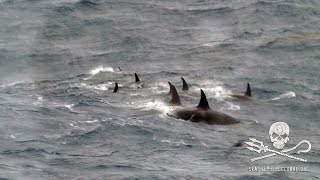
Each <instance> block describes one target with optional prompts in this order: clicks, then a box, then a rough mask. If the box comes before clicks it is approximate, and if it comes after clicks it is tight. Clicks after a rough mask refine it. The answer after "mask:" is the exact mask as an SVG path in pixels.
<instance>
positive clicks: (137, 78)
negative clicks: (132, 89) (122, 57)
mask: <svg viewBox="0 0 320 180" xmlns="http://www.w3.org/2000/svg"><path fill="white" fill-rule="evenodd" d="M134 76H135V78H136V81H135V82H140V79H139V77H138V74H137V73H134Z"/></svg>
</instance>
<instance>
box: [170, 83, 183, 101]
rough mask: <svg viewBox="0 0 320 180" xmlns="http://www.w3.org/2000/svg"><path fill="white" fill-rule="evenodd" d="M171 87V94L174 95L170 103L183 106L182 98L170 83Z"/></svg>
mask: <svg viewBox="0 0 320 180" xmlns="http://www.w3.org/2000/svg"><path fill="white" fill-rule="evenodd" d="M168 83H169V85H170V89H171V90H172V92H171V94H172V98H171V101H170V103H171V104H174V105H181V101H180V97H179V94H178V92H177V89H176V87H174V85H172V84H171V83H170V82H168Z"/></svg>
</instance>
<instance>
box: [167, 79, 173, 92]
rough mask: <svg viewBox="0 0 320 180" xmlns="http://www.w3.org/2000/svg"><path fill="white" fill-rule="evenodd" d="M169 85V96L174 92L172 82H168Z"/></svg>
mask: <svg viewBox="0 0 320 180" xmlns="http://www.w3.org/2000/svg"><path fill="white" fill-rule="evenodd" d="M168 83H169V86H170V87H169V93H168V94H169V95H172V91H173V90H172V89H173V88H172V84H171V83H170V82H168Z"/></svg>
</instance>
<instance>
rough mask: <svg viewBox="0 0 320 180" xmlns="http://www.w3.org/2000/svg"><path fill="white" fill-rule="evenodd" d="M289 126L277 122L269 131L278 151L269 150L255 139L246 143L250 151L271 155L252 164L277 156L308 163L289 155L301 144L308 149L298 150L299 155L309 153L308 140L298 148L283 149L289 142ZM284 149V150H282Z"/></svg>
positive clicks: (301, 142) (309, 145)
mask: <svg viewBox="0 0 320 180" xmlns="http://www.w3.org/2000/svg"><path fill="white" fill-rule="evenodd" d="M289 132H290V129H289V126H288V124H287V123H285V122H276V123H273V124H272V125H271V126H270V129H269V136H270V140H271V142H272V143H273V147H275V148H276V149H278V151H277V150H273V149H269V147H268V146H265V145H264V144H263V142H262V141H259V140H257V139H255V138H249V140H250V141H249V142H245V143H246V144H247V145H249V147H246V148H247V149H249V150H250V151H254V152H257V153H259V154H260V153H261V152H262V151H263V152H270V154H267V155H264V156H259V157H256V158H252V159H251V162H254V161H257V160H261V159H265V158H268V157H272V156H275V155H280V156H284V157H288V158H291V159H295V160H298V161H302V162H307V160H306V159H302V158H299V157H295V156H293V155H290V154H288V153H290V152H292V151H293V150H295V149H297V148H299V147H300V145H301V144H307V145H308V148H307V149H303V150H298V152H297V153H298V154H300V153H307V152H309V151H310V150H311V143H310V142H309V141H307V140H302V141H300V142H299V143H298V144H297V145H296V146H294V147H292V148H289V149H283V148H284V146H285V145H286V143H287V142H288V141H289ZM282 149H283V150H282Z"/></svg>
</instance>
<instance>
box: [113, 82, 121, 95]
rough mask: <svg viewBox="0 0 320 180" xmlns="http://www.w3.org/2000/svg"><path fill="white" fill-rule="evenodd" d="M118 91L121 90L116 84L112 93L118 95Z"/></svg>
mask: <svg viewBox="0 0 320 180" xmlns="http://www.w3.org/2000/svg"><path fill="white" fill-rule="evenodd" d="M118 89H119V86H118V83H116V84H115V86H114V89H113V91H112V92H113V93H116V92H118Z"/></svg>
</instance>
